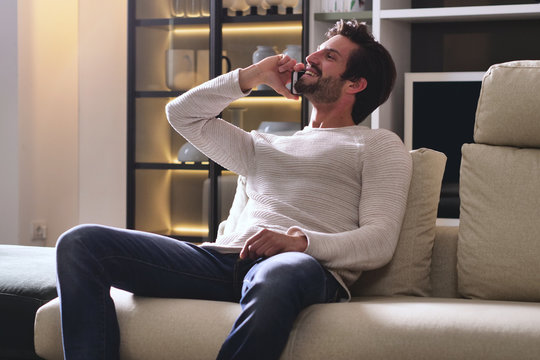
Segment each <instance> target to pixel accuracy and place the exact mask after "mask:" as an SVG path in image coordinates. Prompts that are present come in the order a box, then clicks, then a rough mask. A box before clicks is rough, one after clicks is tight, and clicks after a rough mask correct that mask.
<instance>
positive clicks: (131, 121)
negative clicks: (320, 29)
mask: <svg viewBox="0 0 540 360" xmlns="http://www.w3.org/2000/svg"><path fill="white" fill-rule="evenodd" d="M135 2H136V0H128V64H127V66H128V71H127V75H128V76H127V78H128V80H127V147H128V149H127V188H126V191H127V204H126V205H127V211H126V217H127V219H126V226H127V228H128V229H134V228H135V189H136V188H135V186H136V184H135V171H136V170H141V169H146V170H152V169H155V170H206V171H208V177H209V178H210V196H209V197H210V206H209V207H208V209H209V214H208V215H209V216H208V219H209V234H208V239H209V240H210V241H215V239H216V236H217V229H218V226H219V221H220V219H219V209H220V206H219V187H218V177H219V175H221V172H222V170H223V169H222V168H221V167H220V166H219V165H218V164H216V163H214V162H213V161H211V160H210V161H209V162H208V164H201V163H195V164H179V163H141V162H136V159H135V133H136V127H135V116H136V114H135V102H136V99H137V98H147V97H149V98H167V97H171V98H172V97H177V96H179V95H180V94H181V93H182V92H179V91H137V90H136V89H135V84H136V82H135V76H136V71H135V51H136V50H135V46H136V35H135V34H136V31H135V30H136V29H137V28H138V27H155V26H171V25H198V24H200V25H209V27H210V38H209V49H212V51H210V78H214V77H217V76H219V75H221V69H222V59H221V56H217V54H221V53H222V47H223V39H222V34H223V24H232V23H236V24H240V23H266V22H269V23H272V22H287V21H295V22H298V21H301V22H302V56H303V58H306V56H307V55H308V48H309V31H308V29H309V1H303V5H302V14H287V15H246V16H226V15H224V14H223V11H222V0H211V1H210V17H201V18H164V19H137V18H136V11H135V8H136V4H135ZM249 96H251V97H264V96H280V95H278V94H277V93H276V92H274V91H272V90H270V91H268V90H264V91H253V92H252V93H251V94H250V95H249ZM301 108H302V110H301V119H302V126H306V125H307V123H308V119H307V113H308V104H307V101H305V100H304V99H302V106H301ZM170 236H171V237H173V238H179V236H178V235H174V234H171V235H170ZM181 238H182V239H184V240H188V241H195V242H200V240H201V238H199V237H190V236H187V237H184V236H182V237H181Z"/></svg>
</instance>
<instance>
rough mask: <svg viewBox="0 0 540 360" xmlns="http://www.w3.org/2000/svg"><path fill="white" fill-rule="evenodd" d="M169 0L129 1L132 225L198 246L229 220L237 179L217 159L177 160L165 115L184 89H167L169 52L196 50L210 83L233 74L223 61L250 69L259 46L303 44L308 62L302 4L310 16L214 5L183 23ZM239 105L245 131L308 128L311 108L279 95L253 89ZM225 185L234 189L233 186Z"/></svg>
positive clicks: (177, 140)
mask: <svg viewBox="0 0 540 360" xmlns="http://www.w3.org/2000/svg"><path fill="white" fill-rule="evenodd" d="M169 1H170V0H152V1H148V0H129V1H128V9H129V10H128V11H129V14H128V19H129V20H128V26H129V29H128V34H129V39H128V44H129V49H128V58H129V63H128V164H127V170H128V171H127V172H128V174H127V178H128V184H127V227H128V228H132V229H138V230H144V231H150V232H155V233H158V234H163V235H168V236H172V237H176V238H180V239H182V240H188V241H192V242H201V241H207V240H209V241H213V240H215V236H216V233H217V228H218V225H219V222H220V221H221V220H223V219H222V217H223V210H222V209H221V204H220V203H221V202H222V201H223V199H224V196H225V195H227V194H224V193H225V192H226V191H229V192H230V189H229V190H223V189H221V188H220V186H225V182H224V181H222V180H223V179H225V177H226V176H230V175H234V174H232V173H229V172H227V171H224V169H222V168H221V167H220V166H219V165H217V164H215V163H214V162H212V161H202V162H198V161H185V162H179V161H178V160H177V153H178V150H179V149H180V148H181V147H182V145H184V144H185V143H186V140H185V139H183V138H182V137H181V136H180V135H179V134H177V133H176V132H175V131H174V130H173V129H172V128H171V127H170V125H169V124H168V122H167V120H166V116H165V112H164V109H165V105H166V104H167V103H168V102H169V101H170V100H171V99H172V98H174V97H177V96H179V95H181V94H182V93H183V92H184V91H181V90H171V89H170V88H169V87H168V86H167V83H166V51H167V50H168V49H190V50H193V51H194V54H195V55H194V62H195V63H197V70H199V67H201V68H203V69H204V68H205V70H204V71H205V72H206V73H207V74H208V75H207V76H208V78H213V77H216V76H218V75H220V74H221V73H223V72H224V71H227V69H226V68H225V67H224V66H223V62H222V55H226V56H227V57H228V58H229V59H230V61H231V63H232V68H233V69H234V68H238V67H245V66H248V65H250V64H251V61H252V60H251V55H252V53H253V51H254V50H255V49H256V45H274V46H276V47H277V48H278V50H279V51H283V49H284V48H285V46H286V45H288V44H301V45H302V49H303V55H304V56H305V55H307V39H308V33H307V31H304V29H307V28H308V21H309V17H308V16H307V14H309V2H308V1H305V2H304V4H303V9H302V10H303V14H306V16H304V15H303V14H289V15H266V16H262V15H251V16H248V15H246V16H226V15H224V14H223V11H222V1H220V0H212V1H211V2H210V3H211V5H210V6H211V14H210V16H209V17H197V18H181V17H173V16H172V15H171V12H170V9H169ZM198 51H199V52H198ZM204 52H206V54H207V55H205V56H207V59H208V60H206V62H204V63H203V62H202V60H201V59H202V57H200V58H199V59H197V58H198V57H199V56H201V55H199V54H203V53H204ZM203 73H204V72H203ZM200 82H202V80H201V81H199V78H197V83H200ZM194 85H196V84H194ZM276 103H277V104H278V105H279V106H275V105H276ZM238 106H240V107H242V108H246V109H248V110H247V111H246V112H245V115H244V122H243V123H244V126H243V128H244V129H245V130H246V131H250V130H253V129H257V127H258V126H259V124H260V122H262V121H265V120H275V119H296V120H297V121H298V122H299V124H304V125H305V124H306V122H307V120H306V118H307V103H306V102H304V101H290V100H285V99H284V98H282V97H281V96H278V94H277V93H275V92H274V91H269V90H260V91H256V90H254V91H253V92H252V93H251V94H250V96H248V97H246V98H244V99H241V100H238V101H235V102H234V103H233V104H231V106H230V107H238ZM230 116H231V112H230V109H229V108H228V109H225V110H224V112H223V114H222V117H223V118H224V119H226V120H229V121H230V120H231V119H230ZM300 126H301V125H300ZM227 179H232V178H227ZM222 183H223V184H222ZM227 183H228V184H229V188H230V183H231V181H228V182H227ZM232 191H234V189H233V190H232ZM227 196H228V195H227Z"/></svg>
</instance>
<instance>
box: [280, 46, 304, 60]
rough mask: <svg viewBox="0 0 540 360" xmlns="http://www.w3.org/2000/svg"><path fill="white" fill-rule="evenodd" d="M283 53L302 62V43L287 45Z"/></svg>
mask: <svg viewBox="0 0 540 360" xmlns="http://www.w3.org/2000/svg"><path fill="white" fill-rule="evenodd" d="M283 54H285V55H289V57H291V58H293V59H294V60H296V62H302V45H291V44H289V45H287V47H286V48H285V50H283Z"/></svg>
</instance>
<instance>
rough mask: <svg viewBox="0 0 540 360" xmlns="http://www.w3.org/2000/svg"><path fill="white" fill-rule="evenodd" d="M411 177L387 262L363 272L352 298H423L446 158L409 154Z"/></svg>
mask: <svg viewBox="0 0 540 360" xmlns="http://www.w3.org/2000/svg"><path fill="white" fill-rule="evenodd" d="M411 156H412V160H413V174H412V179H411V186H410V188H409V194H408V197H407V207H406V209H405V218H404V219H403V225H402V226H401V232H400V235H399V241H398V244H397V248H396V251H395V252H394V256H393V257H392V260H391V261H390V263H388V264H387V265H386V266H384V267H382V268H380V269H377V270H373V271H366V272H365V273H363V274H362V276H361V277H360V279H359V280H358V281H357V282H356V283H355V284H354V285H353V286H352V287H351V293H352V294H353V296H354V295H356V296H393V295H415V296H427V295H429V294H430V292H431V290H430V289H431V284H430V277H429V274H430V271H431V253H432V250H433V242H434V240H435V223H436V220H437V207H438V205H439V195H440V192H441V182H442V177H443V174H444V168H445V165H446V156H445V155H444V154H443V153H441V152H438V151H435V150H430V149H425V148H422V149H418V150H413V151H411Z"/></svg>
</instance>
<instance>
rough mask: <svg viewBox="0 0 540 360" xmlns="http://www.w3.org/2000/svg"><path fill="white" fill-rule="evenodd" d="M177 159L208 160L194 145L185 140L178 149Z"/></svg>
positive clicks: (181, 160)
mask: <svg viewBox="0 0 540 360" xmlns="http://www.w3.org/2000/svg"><path fill="white" fill-rule="evenodd" d="M178 161H180V162H186V161H208V157H207V156H206V155H204V154H203V153H202V152H200V151H199V150H198V149H197V148H196V147H195V146H193V145H191V143H189V142H187V143H185V144H184V145H182V147H181V148H180V150H179V151H178Z"/></svg>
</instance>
